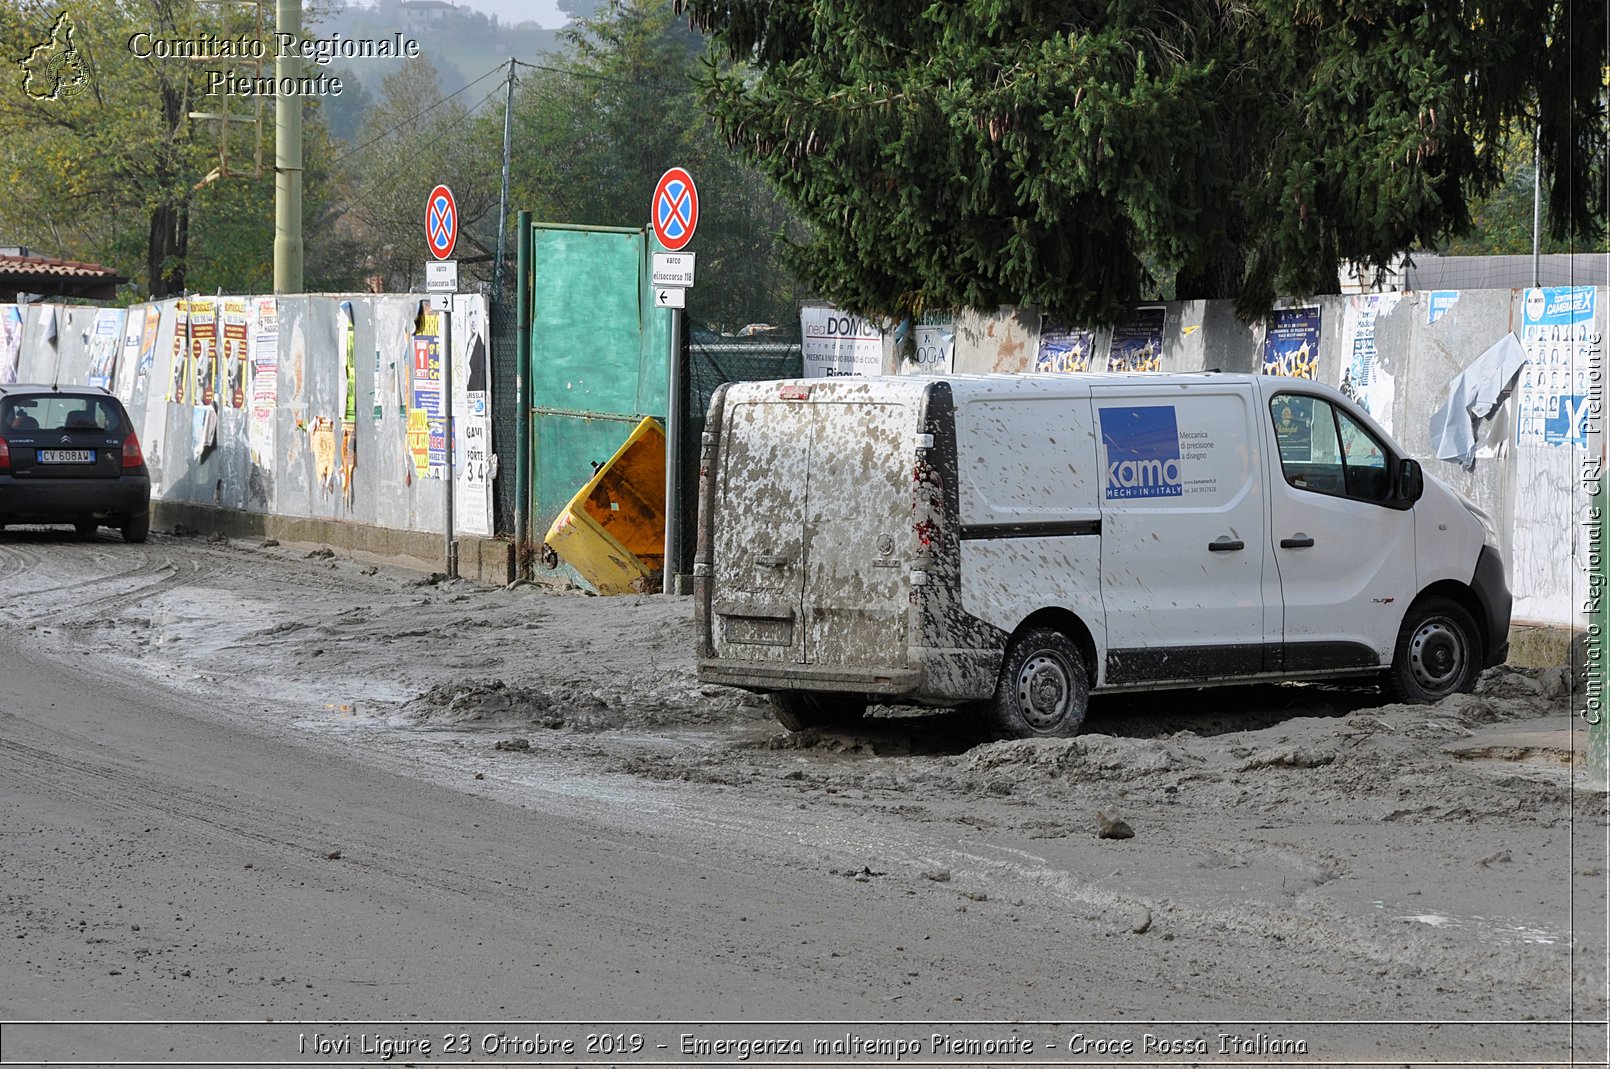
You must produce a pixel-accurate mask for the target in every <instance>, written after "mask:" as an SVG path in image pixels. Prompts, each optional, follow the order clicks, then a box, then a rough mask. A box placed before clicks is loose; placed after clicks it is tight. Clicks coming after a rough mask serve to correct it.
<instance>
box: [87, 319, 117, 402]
mask: <svg viewBox="0 0 1610 1069" xmlns="http://www.w3.org/2000/svg"><path fill="white" fill-rule="evenodd" d="M123 315H124V313H123V309H121V308H97V309H96V310H95V323H94V325H93V326H92V327H91V328H90V338H89V372H88V373H87V374H86V375H85V377H84V384H85V385H86V386H98V387H100V388H101V389H103V390H110V389H111V388H112V379H113V377H114V376H116V375H117V354H118V350H120V349H121V348H122V347H123Z"/></svg>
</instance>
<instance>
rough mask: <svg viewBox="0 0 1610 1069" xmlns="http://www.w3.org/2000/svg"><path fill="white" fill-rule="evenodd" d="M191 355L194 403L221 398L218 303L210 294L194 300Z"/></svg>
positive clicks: (201, 403)
mask: <svg viewBox="0 0 1610 1069" xmlns="http://www.w3.org/2000/svg"><path fill="white" fill-rule="evenodd" d="M190 359H191V363H192V364H193V365H194V378H193V379H192V380H191V381H192V383H193V392H192V393H191V395H190V401H191V404H197V405H209V406H210V405H211V404H212V403H213V402H214V401H216V400H217V398H218V304H217V302H216V301H214V300H212V299H211V298H209V297H193V298H191V300H190Z"/></svg>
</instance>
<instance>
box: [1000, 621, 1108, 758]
mask: <svg viewBox="0 0 1610 1069" xmlns="http://www.w3.org/2000/svg"><path fill="white" fill-rule="evenodd" d="M1089 705H1090V679H1089V677H1088V676H1087V675H1085V665H1084V658H1082V657H1080V656H1079V649H1078V647H1076V646H1075V645H1074V644H1073V642H1072V641H1071V640H1070V639H1069V638H1068V636H1067V635H1064V634H1063V633H1062V632H1060V631H1053V630H1052V629H1051V628H1049V627H1036V628H1032V629H1030V630H1028V631H1025V632H1023V634H1021V635H1019V636H1018V637H1017V638H1016V639H1014V640H1013V641H1012V645H1011V647H1010V648H1008V649H1007V651H1006V661H1005V663H1004V664H1002V665H1001V677H1000V681H999V682H998V683H997V684H996V686H995V697H994V698H993V699H992V700H991V701H990V704H989V710H990V714H991V715H990V719H991V721H992V723H993V726H994V728H995V730H996V731H998V732H1000V733H1001V734H1003V735H1006V736H1008V737H1009V738H1014V739H1033V738H1067V737H1068V736H1070V735H1077V734H1079V729H1080V728H1082V727H1083V726H1084V722H1085V711H1086V710H1087V709H1088V707H1089Z"/></svg>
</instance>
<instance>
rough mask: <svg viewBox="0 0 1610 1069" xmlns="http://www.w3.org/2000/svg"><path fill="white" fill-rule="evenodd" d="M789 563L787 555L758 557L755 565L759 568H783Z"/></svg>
mask: <svg viewBox="0 0 1610 1069" xmlns="http://www.w3.org/2000/svg"><path fill="white" fill-rule="evenodd" d="M787 564H788V558H787V557H756V558H755V566H756V567H758V568H782V567H786V566H787Z"/></svg>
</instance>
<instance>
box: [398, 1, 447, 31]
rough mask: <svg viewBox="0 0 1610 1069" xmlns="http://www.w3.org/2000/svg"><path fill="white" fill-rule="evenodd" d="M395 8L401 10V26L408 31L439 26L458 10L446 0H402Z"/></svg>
mask: <svg viewBox="0 0 1610 1069" xmlns="http://www.w3.org/2000/svg"><path fill="white" fill-rule="evenodd" d="M397 9H398V10H399V11H401V12H402V17H403V28H404V29H405V30H407V31H409V32H410V33H412V32H415V31H419V30H428V29H430V28H431V27H432V26H440V25H441V24H442V23H444V22H446V21H447V20H448V19H449V18H451V17H452V15H453V14H454V12H456V11H457V10H458V8H456V7H454V6H453V5H452V4H450V3H447V0H402V3H400V4H398V5H397Z"/></svg>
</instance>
